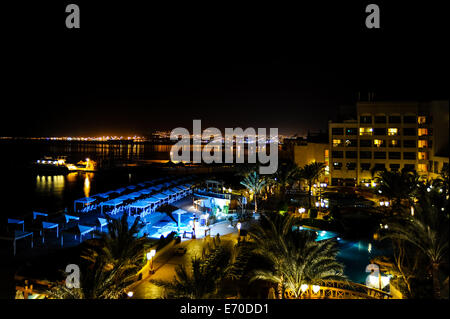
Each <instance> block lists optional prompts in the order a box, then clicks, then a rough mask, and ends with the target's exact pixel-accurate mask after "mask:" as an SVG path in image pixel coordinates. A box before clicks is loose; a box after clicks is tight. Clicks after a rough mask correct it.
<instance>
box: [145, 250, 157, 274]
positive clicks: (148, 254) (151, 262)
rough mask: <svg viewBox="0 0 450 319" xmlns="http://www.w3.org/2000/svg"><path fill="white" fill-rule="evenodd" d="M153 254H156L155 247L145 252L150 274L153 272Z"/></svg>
mask: <svg viewBox="0 0 450 319" xmlns="http://www.w3.org/2000/svg"><path fill="white" fill-rule="evenodd" d="M155 254H156V250H155V249H152V250H150V251H149V252H148V253H147V260H148V261H150V270H149V273H150V274H154V273H155V270H154V269H153V257H154V256H155Z"/></svg>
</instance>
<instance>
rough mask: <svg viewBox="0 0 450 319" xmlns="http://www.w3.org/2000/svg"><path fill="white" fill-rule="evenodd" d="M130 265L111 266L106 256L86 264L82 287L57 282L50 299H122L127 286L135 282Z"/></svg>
mask: <svg viewBox="0 0 450 319" xmlns="http://www.w3.org/2000/svg"><path fill="white" fill-rule="evenodd" d="M131 267H132V266H130V265H121V266H120V267H111V264H110V261H109V260H108V259H107V257H106V256H99V257H98V258H96V260H95V262H94V263H91V264H87V265H84V267H83V269H82V271H81V274H80V288H68V287H67V286H66V285H65V284H56V285H54V286H53V287H52V288H51V289H50V290H49V291H48V292H47V294H48V296H49V298H50V299H120V298H124V297H125V296H126V294H125V293H126V289H127V287H128V286H129V285H130V284H132V283H133V282H134V279H135V278H134V276H133V274H130V273H129V269H130V268H131Z"/></svg>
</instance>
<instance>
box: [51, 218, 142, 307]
mask: <svg viewBox="0 0 450 319" xmlns="http://www.w3.org/2000/svg"><path fill="white" fill-rule="evenodd" d="M108 220H109V223H108V233H98V235H100V239H99V240H98V244H97V245H94V244H92V245H90V246H88V247H87V248H86V249H84V250H83V251H82V255H81V257H82V259H84V260H85V261H86V262H87V263H86V265H85V267H84V269H83V271H82V274H81V288H79V289H76V288H72V289H69V288H67V287H65V286H64V285H56V286H55V287H54V288H53V289H52V290H51V291H50V292H49V295H50V296H51V298H64V299H74V298H75V299H79V298H81V299H84V298H86V299H117V298H120V297H123V295H124V292H125V290H126V287H127V286H129V285H130V284H131V283H133V282H134V280H135V276H136V274H137V272H138V271H139V269H140V268H141V266H142V262H143V259H144V251H145V249H146V247H147V246H149V245H150V242H149V240H148V239H147V238H146V237H140V238H138V234H139V232H140V230H141V229H142V227H143V224H142V223H140V219H139V218H136V219H135V221H134V222H133V224H132V225H131V226H130V225H129V223H128V218H127V215H126V214H124V215H123V216H122V217H121V219H111V218H108Z"/></svg>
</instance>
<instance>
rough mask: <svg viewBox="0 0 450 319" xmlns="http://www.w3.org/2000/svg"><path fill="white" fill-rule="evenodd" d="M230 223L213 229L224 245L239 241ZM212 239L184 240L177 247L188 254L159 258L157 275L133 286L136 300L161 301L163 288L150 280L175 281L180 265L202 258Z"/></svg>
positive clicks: (214, 234) (212, 232) (188, 264)
mask: <svg viewBox="0 0 450 319" xmlns="http://www.w3.org/2000/svg"><path fill="white" fill-rule="evenodd" d="M229 224H230V223H229V222H228V221H227V222H223V223H219V224H217V225H213V226H212V227H211V236H216V235H217V234H220V239H221V242H222V244H225V245H226V244H228V243H232V242H234V241H236V240H237V229H236V227H228V225H229ZM210 240H211V238H209V239H208V238H198V239H184V240H183V241H182V242H181V243H180V244H179V245H176V246H175V247H180V246H181V247H185V248H186V249H187V251H186V254H184V255H182V256H177V255H174V254H173V250H169V251H167V252H166V253H164V254H162V255H160V256H158V258H156V259H155V261H154V263H153V266H154V269H155V273H154V274H153V275H151V276H150V277H147V278H145V279H144V280H142V281H141V282H139V283H137V284H136V285H134V286H133V288H132V289H133V292H134V296H133V298H135V299H159V298H162V297H163V296H164V291H163V288H161V287H158V286H156V285H154V284H152V283H150V282H149V280H150V279H158V280H164V281H173V280H174V277H175V269H176V267H177V266H178V265H181V264H184V265H186V266H187V267H189V266H190V263H191V259H192V258H193V257H201V256H202V253H203V249H204V248H205V247H206V245H207V244H208V242H210Z"/></svg>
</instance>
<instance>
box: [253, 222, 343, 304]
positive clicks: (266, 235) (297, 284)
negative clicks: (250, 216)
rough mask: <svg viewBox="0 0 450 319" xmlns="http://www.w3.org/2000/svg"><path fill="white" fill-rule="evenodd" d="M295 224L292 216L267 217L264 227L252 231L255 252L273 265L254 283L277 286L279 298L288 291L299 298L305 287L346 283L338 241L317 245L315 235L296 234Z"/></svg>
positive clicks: (259, 274)
mask: <svg viewBox="0 0 450 319" xmlns="http://www.w3.org/2000/svg"><path fill="white" fill-rule="evenodd" d="M294 224H295V218H294V217H292V216H289V215H288V216H286V217H283V216H281V215H274V216H267V215H263V217H262V222H261V224H259V225H257V226H255V227H254V228H253V229H252V230H251V231H250V236H251V238H252V239H253V240H254V241H255V248H254V250H253V252H254V253H255V254H257V255H259V256H263V257H265V258H266V259H267V261H268V262H269V263H270V264H271V265H272V268H271V269H258V270H256V271H255V272H254V275H253V277H252V279H251V281H254V280H265V281H269V282H273V283H276V284H277V285H278V288H277V291H278V297H279V298H282V296H283V291H284V290H286V289H289V290H290V291H291V292H292V293H293V294H294V296H295V297H299V296H300V294H301V286H302V285H303V284H308V285H313V284H316V283H319V282H320V281H321V280H344V279H345V277H344V275H343V265H342V264H340V263H339V262H338V261H337V260H336V256H337V253H338V248H337V243H336V241H335V240H334V239H329V240H323V241H316V240H315V238H316V236H315V234H314V233H313V232H308V231H299V230H294V229H293V228H294Z"/></svg>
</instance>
